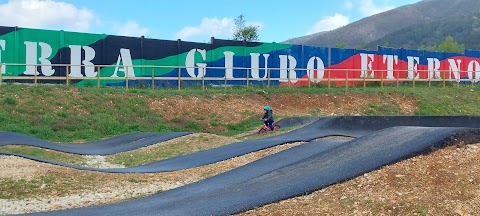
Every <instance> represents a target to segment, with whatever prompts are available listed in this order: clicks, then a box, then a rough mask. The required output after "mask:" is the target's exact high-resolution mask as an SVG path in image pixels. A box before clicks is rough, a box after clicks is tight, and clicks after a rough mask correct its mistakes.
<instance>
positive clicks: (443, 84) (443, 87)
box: [443, 71, 447, 88]
mask: <svg viewBox="0 0 480 216" xmlns="http://www.w3.org/2000/svg"><path fill="white" fill-rule="evenodd" d="M445 72H447V71H443V88H445V76H446V75H445Z"/></svg>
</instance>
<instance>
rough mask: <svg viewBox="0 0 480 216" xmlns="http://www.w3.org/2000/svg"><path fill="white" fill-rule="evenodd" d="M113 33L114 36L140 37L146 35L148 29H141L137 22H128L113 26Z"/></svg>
mask: <svg viewBox="0 0 480 216" xmlns="http://www.w3.org/2000/svg"><path fill="white" fill-rule="evenodd" d="M113 31H114V32H115V33H114V34H116V35H122V36H132V37H140V36H145V35H146V34H148V33H149V32H150V29H148V28H145V27H141V26H140V25H139V24H138V23H137V22H135V21H131V20H130V21H127V22H126V23H124V24H121V25H114V26H113Z"/></svg>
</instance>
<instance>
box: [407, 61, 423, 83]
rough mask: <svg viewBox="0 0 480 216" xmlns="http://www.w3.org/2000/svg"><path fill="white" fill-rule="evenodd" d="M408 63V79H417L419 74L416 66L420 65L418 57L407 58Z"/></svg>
mask: <svg viewBox="0 0 480 216" xmlns="http://www.w3.org/2000/svg"><path fill="white" fill-rule="evenodd" d="M407 61H408V79H414V78H413V77H414V75H415V79H418V78H419V77H420V76H419V75H420V74H419V73H418V64H419V63H420V58H419V57H414V56H407Z"/></svg>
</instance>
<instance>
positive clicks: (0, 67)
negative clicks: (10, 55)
mask: <svg viewBox="0 0 480 216" xmlns="http://www.w3.org/2000/svg"><path fill="white" fill-rule="evenodd" d="M2 66H3V65H2V64H0V85H2V82H3V78H2V76H3V73H2Z"/></svg>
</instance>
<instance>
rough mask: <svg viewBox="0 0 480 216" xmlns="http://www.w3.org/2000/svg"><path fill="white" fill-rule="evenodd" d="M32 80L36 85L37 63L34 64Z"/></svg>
mask: <svg viewBox="0 0 480 216" xmlns="http://www.w3.org/2000/svg"><path fill="white" fill-rule="evenodd" d="M33 80H34V83H35V85H37V65H36V64H35V71H33Z"/></svg>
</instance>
